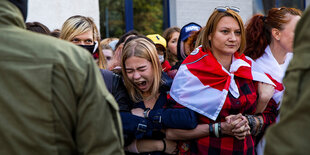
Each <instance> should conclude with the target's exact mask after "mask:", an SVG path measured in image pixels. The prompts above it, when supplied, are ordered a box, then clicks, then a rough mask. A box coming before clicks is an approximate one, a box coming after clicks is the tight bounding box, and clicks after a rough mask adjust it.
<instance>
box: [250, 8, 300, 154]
mask: <svg viewBox="0 0 310 155" xmlns="http://www.w3.org/2000/svg"><path fill="white" fill-rule="evenodd" d="M300 16H301V11H300V10H298V9H295V8H286V7H282V8H272V9H270V10H269V12H268V15H267V16H266V17H265V16H263V15H261V14H258V15H254V16H253V17H252V18H251V19H250V21H249V23H248V25H247V28H246V34H247V48H246V50H245V55H248V56H249V57H251V58H252V59H254V60H255V61H256V63H257V64H258V65H259V67H260V68H261V70H262V72H264V73H266V74H267V75H268V76H269V78H270V79H271V80H272V81H273V82H274V83H275V84H276V87H275V92H274V95H273V96H272V98H273V99H274V100H275V102H276V103H277V104H279V103H280V101H281V100H282V96H283V92H284V86H283V84H282V79H283V77H284V75H285V70H286V68H287V66H288V64H289V62H290V60H291V59H292V57H293V53H292V51H293V40H294V31H295V27H296V24H297V22H298V21H299V19H300ZM266 106H267V105H266V104H260V105H259V107H258V110H259V111H260V112H263V111H264V109H265V107H266ZM279 108H280V107H279ZM279 108H278V109H277V110H279ZM264 144H265V142H264V140H263V141H261V142H260V143H259V145H258V147H257V153H258V154H263V147H264Z"/></svg>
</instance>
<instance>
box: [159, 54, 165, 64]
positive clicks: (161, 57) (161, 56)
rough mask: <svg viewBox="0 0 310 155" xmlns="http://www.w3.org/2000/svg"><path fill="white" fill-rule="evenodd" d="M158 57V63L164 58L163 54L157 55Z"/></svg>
mask: <svg viewBox="0 0 310 155" xmlns="http://www.w3.org/2000/svg"><path fill="white" fill-rule="evenodd" d="M158 58H159V62H160V63H163V62H164V60H165V57H164V55H158Z"/></svg>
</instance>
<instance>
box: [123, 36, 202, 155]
mask: <svg viewBox="0 0 310 155" xmlns="http://www.w3.org/2000/svg"><path fill="white" fill-rule="evenodd" d="M121 62H122V74H123V78H124V83H125V86H126V88H127V90H128V93H129V96H130V97H131V99H132V100H133V102H134V104H132V105H131V107H132V109H131V112H121V117H122V122H123V130H124V137H125V143H126V146H127V147H126V149H125V150H127V151H129V152H133V153H141V152H143V153H147V154H164V153H176V152H175V147H176V143H175V142H173V141H169V140H166V139H164V134H162V132H161V130H162V129H165V128H181V129H192V128H195V127H196V125H197V121H196V115H195V113H194V112H192V111H191V110H189V109H186V108H174V109H172V108H170V107H172V106H175V105H174V103H173V104H172V103H170V102H169V100H168V97H167V89H164V88H165V86H164V85H165V83H163V82H162V81H163V80H162V79H161V76H162V71H161V70H162V69H161V65H160V62H159V59H158V55H157V52H156V48H155V45H154V44H153V43H151V42H150V41H148V40H147V39H145V38H142V37H132V38H130V39H128V40H127V41H126V43H125V45H124V48H123V55H122V61H121ZM164 107H165V108H164Z"/></svg>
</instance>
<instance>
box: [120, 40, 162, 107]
mask: <svg viewBox="0 0 310 155" xmlns="http://www.w3.org/2000/svg"><path fill="white" fill-rule="evenodd" d="M132 56H135V57H139V58H143V59H146V60H147V61H149V62H150V63H151V64H152V68H153V71H154V75H153V76H154V81H153V84H152V86H151V87H150V89H151V93H150V94H151V95H150V96H149V97H148V98H152V97H155V96H156V94H157V93H158V92H159V86H160V84H161V65H160V62H159V59H158V55H157V51H156V48H155V45H154V44H153V43H151V42H149V41H148V40H146V39H145V38H136V39H132V40H130V41H129V42H127V43H126V44H125V46H124V48H123V55H122V74H123V78H124V83H125V86H126V88H127V91H128V93H129V95H130V97H131V99H132V100H133V101H134V102H139V101H142V100H143V97H142V92H141V91H140V89H139V88H137V87H136V86H135V85H134V83H133V82H131V81H130V79H129V78H128V76H127V73H126V66H125V61H126V60H127V59H128V58H130V57H132Z"/></svg>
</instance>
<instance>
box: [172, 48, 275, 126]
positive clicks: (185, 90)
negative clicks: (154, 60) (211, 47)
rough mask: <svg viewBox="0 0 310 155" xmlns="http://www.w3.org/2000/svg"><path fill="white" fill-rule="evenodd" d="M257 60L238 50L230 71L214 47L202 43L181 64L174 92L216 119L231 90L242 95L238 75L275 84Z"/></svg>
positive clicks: (181, 100)
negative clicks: (224, 66)
mask: <svg viewBox="0 0 310 155" xmlns="http://www.w3.org/2000/svg"><path fill="white" fill-rule="evenodd" d="M253 63H254V62H253V60H252V59H250V58H246V57H245V56H244V55H243V54H242V55H241V56H239V53H238V52H236V53H235V54H234V55H233V60H232V64H231V66H230V72H228V71H226V69H225V68H223V67H222V65H221V64H220V63H219V62H218V61H217V60H216V58H215V57H214V56H213V54H212V53H211V52H210V51H207V52H204V51H202V48H201V47H198V48H197V49H195V50H194V51H193V52H192V53H191V55H189V56H188V57H187V58H186V59H185V60H184V62H183V64H182V65H181V66H180V68H179V70H178V73H177V75H176V77H175V78H174V81H173V84H172V87H171V90H170V95H171V97H172V98H173V99H174V100H175V101H176V102H178V103H179V104H181V105H183V106H185V107H188V108H189V109H192V110H194V111H196V112H198V113H200V114H202V115H204V116H206V117H208V118H210V119H212V120H216V118H217V116H218V115H219V113H220V111H221V109H222V107H223V105H224V102H225V100H226V97H227V94H228V91H230V93H231V94H232V95H233V96H234V97H235V98H238V97H239V90H238V87H237V85H236V82H235V80H234V76H238V77H241V78H245V79H250V80H254V81H260V82H264V83H268V84H273V82H272V81H271V80H270V79H269V78H268V77H267V76H266V75H265V74H264V73H263V72H260V71H258V70H257V69H258V66H256V65H253ZM273 85H274V84H273Z"/></svg>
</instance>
